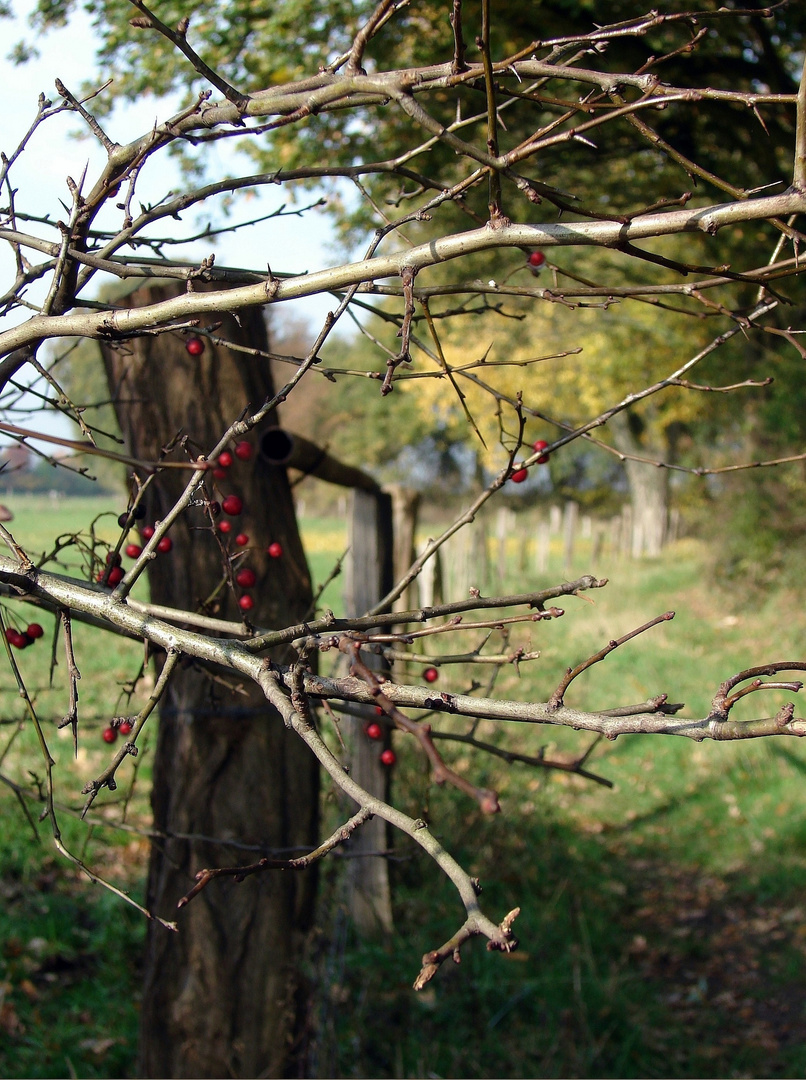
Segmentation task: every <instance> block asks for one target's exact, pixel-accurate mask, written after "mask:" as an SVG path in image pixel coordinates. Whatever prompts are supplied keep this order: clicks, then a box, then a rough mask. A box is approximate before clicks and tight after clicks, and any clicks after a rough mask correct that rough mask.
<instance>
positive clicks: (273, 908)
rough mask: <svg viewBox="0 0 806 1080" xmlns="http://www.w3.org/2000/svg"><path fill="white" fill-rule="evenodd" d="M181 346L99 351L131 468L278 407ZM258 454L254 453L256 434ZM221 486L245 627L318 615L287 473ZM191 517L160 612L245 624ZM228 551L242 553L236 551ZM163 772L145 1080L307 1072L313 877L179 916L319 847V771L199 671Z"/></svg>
mask: <svg viewBox="0 0 806 1080" xmlns="http://www.w3.org/2000/svg"><path fill="white" fill-rule="evenodd" d="M165 295H167V293H166V292H165V290H163V289H161V288H159V287H157V288H148V289H143V290H141V291H139V292H138V293H136V294H135V295H134V296H133V297H132V298H130V303H131V305H132V306H135V307H136V306H141V305H145V304H149V303H154V302H156V301H158V300H160V299H162V298H163V297H164V296H165ZM221 318H222V319H223V323H222V326H221V331H220V332H221V335H222V336H223V337H225V338H227V339H229V340H233V341H235V342H240V343H242V344H248V345H251V346H257V347H259V348H264V349H265V348H266V346H267V342H266V330H265V326H264V323H263V321H262V317H261V315H260V313H259V312H254V313H253V312H249V313H245V314H242V315H241V316H240V318H239V321H238V322H236V321H235V320H234V319H233V318H231V317H228V316H222V317H221ZM213 321H214V320H213V319H212V318H211V319H210V322H213ZM216 321H217V320H216ZM184 344H185V339H184V338H183V337H181V336H180V335H162V336H159V337H144V338H139V339H137V340H136V341H134V342H131V343H126V344H125V345H122V346H118V347H113V346H110V345H105V346H104V348H103V353H104V361H105V365H106V369H107V375H108V379H109V384H110V387H111V388H112V389H113V391H114V395H115V399H116V410H117V413H118V419H119V421H120V425H121V429H122V431H123V433H124V437H125V439H126V442H127V443H128V445H129V448H130V450H131V452H132V453H133V454H134V455H135V456H138V457H142V458H150V459H153V458H155V457H156V456H158V454H159V451H160V448H161V447H162V446H164V445H165V444H166V443H168V442H169V441H170V440H171V439H173V438H174V437H175V436H176V435H177V434H178V433H179V432H185V433H187V435H188V436H189V437H190V439H191V440H192V444H193V445H194V446H195V449H196V452H199V451H201V452H205V453H206V452H209V450H210V449H211V448H212V447H213V446H214V445H215V443H216V441H217V439H218V438H219V437H220V434H221V432H222V431H223V430H224V429H225V428H226V427H227V426H228V425H229V424H230V423H231V422H232V421H233V420H234V419H236V418H237V417H238V415H239V414H240V413H241V411H242V410H243V409H244V408H245V407H246V406H247V404H249V403H251V404H252V405H253V406H257V405H259V404H261V403H262V402H263V401H264V399H265V398H266V397H267V395H269V394H270V393H271V392H272V386H271V377H270V374H269V366H268V363H267V362H262V361H260V360H258V359H256V358H254V357H251V356H248V357H244V356H243V355H239V354H238V353H235V352H232V351H230V350H228V349H223V348H213V347H212V346H211V345H210V344H209V343H208V344H207V347H206V349H205V352H204V354H203V355H202V356H200V357H191V356H189V355H188V353H187V351H186V349H185V347H184ZM251 441H253V443H254V445H255V449H256V448H257V433H253V434H252V436H251ZM187 476H188V474H187V473H185V472H184V471H181V472H180V471H179V470H173V471H170V470H166V471H165V472H163V473H162V474H160V476H159V477H158V482H157V483H156V484H155V485H154V486H152V487H151V488H150V490H149V492H148V498H147V503H146V505H147V511H148V514H147V518H146V520H147V521H154V520H157V519H159V518H160V517H161V516H162V515H163V514H164V513H165V511H166V510H167V508H168V507H169V506H170V505H171V504H172V502H173V501H174V499H175V497H176V496H177V494H178V493H179V491H180V490H181V489H182V487H183V486H184V484H185V483H186V481H187ZM218 486H219V491H218V493H217V495H216V497H217V498H219V499H220V498H221V497H223V495H226V494H229V493H236V494H238V495H240V496H241V497H242V499H243V502H244V513H243V515H242V516H241V517H239V518H236V519H234V520H233V524H234V528H233V531H232V533H231V534H230V536H233V535H234V534H235V533H236V532H237V531H239V530H241V529H242V530H243V531H244V532H246V533H247V534H248V535H249V536H250V538H251V544H250V546H249V547H248V548H247V549H246V550H247V555H246V557H245V559H244V560H243V563H241V564H239V565H248V566H250V567H251V568H252V569H253V570H254V571H255V573H256V574H257V578H258V584H257V586H256V587H255V588H254V589H253V590H251V591H252V593H253V596H254V599H255V608H254V609H253V611H252V612H250V615H251V616H252V617H254V620H255V621H256V622H257V623H259V624H261V625H265V626H281V625H286V624H288V623H291V622H296V621H298V620H299V619H301V618H302V617H304V616H305V614H306V612H307V610H308V606H309V603H310V599H311V585H310V578H309V574H308V570H307V566H306V562H305V556H304V553H303V550H302V545H301V542H300V538H299V534H298V532H297V525H296V519H295V515H294V507H293V503H292V499H291V493H290V489H289V486H288V481H287V477H286V473H285V470H283V469H278V468H272V467H269V466H267V465H266V464H265V462H263V461H262V460H261V459H260V457H259V456H258V454H257V453H256V452H255V453H254V455H253V457H252V459H251V460H250V461H249V462H241V461H239V460H238V459H237V458H236V459H235V463H234V464H233V466H232V467H231V469H230V474H229V476H228V477H227V479H226V480H224V481H220V482H219V485H218ZM191 514H193V515H195V516H192V517H189V519H188V521H184V520H183V521H182V522H181V523H177V524H176V525H175V526H174V528H173V529H172V532H171V538H172V540H173V543H174V547H173V550H172V551H171V552H170V553H168V554H163V555H160V556H159V557H158V558H157V559H156V560H154V562H153V563H152V566H151V570H150V574H149V586H150V591H151V598H152V600H153V601H154V602H156V603H162V604H169V605H171V606H174V607H180V608H181V607H187V608H190V609H195V608H198V607H199V606H200V605H201V604H203V603H204V602H205V601H207V600H208V599H209V598H210V597H211V596H213V595H214V594H215V599H214V601H213V602H212V603H210V604H208V606H207V608H206V610H208V611H209V612H210V613H213V614H217V615H220V616H221V617H223V618H227V619H236V620H237V619H238V618H239V609H238V606H237V597H236V596H235V595H234V594H233V592H232V590H231V589H229V588H227V587H224V588H223V589H221V590H220V591H219V592H218V593H217V594H216V589H217V588H218V586H219V585H220V583H221V580H222V568H223V561H224V560H223V557H222V552H221V549H220V548H219V546H218V544H217V542H216V539H215V536H214V534H213V532H212V530H211V529H210V528H209V522H208V527H205V518H204V516H203V514H202V511H201V509H198V510H192V511H191ZM194 526H195V527H194ZM274 540H277V541H279V542H280V544H281V545H282V548H283V557H282V558H281V559H272V558H270V557H269V556H268V555H267V553H266V547H267V546H268V544H269V543H270V542H271V541H274ZM230 548H231V550H241V549H236V548H235V547H234V545H233V544H232V543H231V542H230ZM277 658H280V657H277ZM158 662H159V658H158ZM153 774H154V775H153V792H152V806H153V812H154V825H155V827H156V828H157V829H160V830H164V831H165V832H166V833H168V834H170V838H169V839H167V840H165V841H164V842H159V843H155V844H154V846H153V848H152V851H151V859H150V865H149V875H148V887H147V903H148V906H149V907H150V908H151V909H152V910H154V911H155V912H157V913H158V914H160V915H162V916H164V917H166V918H169V919H174V918H177V914H178V922H179V933H178V934H171V933H169V932H167V931H165V930H163V929H162V928H161V927H160V926H159V925H157V924H154V923H152V924H149V928H148V938H147V944H146V959H145V986H144V996H143V1006H142V1017H141V1035H140V1070H141V1074H142V1075H143V1076H148V1077H230V1076H235V1077H257V1076H284V1075H303V1074H304V1066H303V1065H302V1064H300V1062H301V1053H302V1045H303V1042H304V1038H303V1035H304V1033H303V1026H304V1020H305V998H306V994H305V984H304V981H303V978H302V976H301V974H300V956H301V946H302V942H303V935H304V933H305V931H306V929H307V928H308V926H309V925H310V922H311V919H312V914H313V901H314V894H315V883H316V878H315V873H314V872H312V871H310V870H308V871H303V872H302V873H301V874H291V873H288V874H285V873H283V874H281V873H276V872H275V873H268V874H263V875H258V876H255V877H251V878H247V879H246V880H245V881H244V882H242V883H240V884H237V883H235V882H234V881H232V880H231V879H224V880H221V881H216V882H214V883H212V884H211V885H210V886H208V887H207V889H205V890H204V891H203V892H202V893H201V894H200V895H198V896H197V897H196V898H195V899H194V900H193V901H192V903H190V904H189V905H188V906H187V907H186V908H184V909H183V910H182V911H181V912H179V913H177V910H176V903H177V901H178V900H179V898H180V897H181V896H183V895H184V894H185V893H186V892H187V891H188V889H189V888H190V887H191V886H192V884H193V880H194V875H195V873H196V872H197V871H198V870H200V869H202V868H204V867H212V866H221V865H226V866H231V865H235V864H238V863H241V862H244V863H248V862H253V861H255V860H256V859H257V858H259V857H260V855H261V854H264V853H266V852H268V851H269V850H275V851H276V850H278V849H292V848H293V849H298V848H300V847H302V848H306V849H307V848H308V847H309V846H311V845H312V844H314V843H315V840H316V834H317V825H318V821H317V816H318V814H317V807H318V774H317V767H316V763H315V761H314V759H313V758H312V756H311V755H310V754H309V753H308V751H307V750H306V749H305V747H304V746H303V744H302V743H301V742H299V741H298V740H296V739H295V737H294V736H293V735H291V734H289V733H288V732H287V731H286V730H285V728H284V727H283V725H282V722H281V721H280V719H279V717H278V715H277V714H276V713H274V712H273V711H272V710H271V709H269V708H268V706H267V705H266V702H265V700H264V699H263V698H262V696H261V695H260V694H259V693H258V692H256V691H255V690H254V689H253V688H252V687H251V686H247V685H232V680H231V679H229V680H225V679H222V673H220V672H215V671H211V670H203V669H202V668H201V667H199V666H196V665H195V664H191V663H188V664H187V665H185V666H182V667H181V669H180V670H178V671H177V672H176V673H175V676H174V678H173V680H172V682H171V684H170V686H169V689H168V693H167V695H166V697H165V699H164V700H163V703H162V707H161V710H160V717H159V731H158V740H157V748H156V756H155V760H154V763H153ZM207 838H215V839H207ZM227 841H237V842H240V843H245V844H249V845H254V846H255V850H244V849H239V848H238V847H234V846H232V845H231V843H228V842H227Z"/></svg>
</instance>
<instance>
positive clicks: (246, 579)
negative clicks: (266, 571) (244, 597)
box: [235, 566, 257, 589]
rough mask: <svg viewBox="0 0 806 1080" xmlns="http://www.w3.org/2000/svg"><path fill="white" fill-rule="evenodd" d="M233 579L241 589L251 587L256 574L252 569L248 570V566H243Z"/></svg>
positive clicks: (255, 579)
mask: <svg viewBox="0 0 806 1080" xmlns="http://www.w3.org/2000/svg"><path fill="white" fill-rule="evenodd" d="M235 580H236V581H237V582H238V584H239V585H240V586H241V588H243V589H251V588H252V586H253V585H254V584H255V582H256V581H257V574H256V573H255V571H254V570H250V569H249V567H248V566H244V567H243V568H242V569H241V570H239V571H238V573H237V574H236V575H235Z"/></svg>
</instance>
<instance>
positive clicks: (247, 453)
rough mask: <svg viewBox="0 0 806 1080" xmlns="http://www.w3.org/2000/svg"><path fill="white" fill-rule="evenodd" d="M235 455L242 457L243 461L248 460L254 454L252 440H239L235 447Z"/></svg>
mask: <svg viewBox="0 0 806 1080" xmlns="http://www.w3.org/2000/svg"><path fill="white" fill-rule="evenodd" d="M235 456H236V458H240V459H241V461H248V460H249V459H250V458H251V456H252V444H251V443H250V442H239V443H238V444H237V446H236V447H235Z"/></svg>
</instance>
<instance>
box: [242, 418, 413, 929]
mask: <svg viewBox="0 0 806 1080" xmlns="http://www.w3.org/2000/svg"><path fill="white" fill-rule="evenodd" d="M260 448H261V453H262V455H263V457H264V458H265V459H266V460H267V461H268V462H270V463H271V464H273V465H284V466H286V468H292V469H299V470H301V471H302V472H306V473H310V474H311V475H313V476H316V477H318V478H319V479H320V480H327V481H328V482H329V483H331V484H339V485H340V486H342V487H348V488H350V489H351V494H350V503H349V510H348V534H349V545H350V551H349V558H348V560H347V565H346V588H345V598H344V600H345V614H346V615H348V616H350V615H362V614H364V612H366V611H369V610H370V609H371V608H373V607H374V606H375V605H376V604H377V603H378V601H379V600H380V599H381V597H383V596H384V595H385V594H386V593H387V592H388V591H389V590H390V589H391V587H392V584H393V581H394V535H393V522H392V497H391V496H390V495H388V494H386V493H385V492H384V491H382V490H381V488H380V487H379V485H378V484H377V482H376V481H375V480H374V479H373V478H372V477H371V476H369V474H368V473H365V472H363V471H362V470H361V469H356V468H354V467H353V466H350V465H345V464H344V463H343V462H340V461H338V460H337V459H336V458H333V457H331V455H330V454H329V453H328V452H327V451H326V450H323V449H322V448H321V447H318V446H316V445H315V444H314V443H312V442H310V441H309V440H307V439H303V438H302V437H301V436H299V435H294V434H292V433H291V432H288V431H285V430H284V429H282V428H270V429H269V430H268V431H267V432H265V433H264V435H263V436H262V438H261V446H260ZM367 662H368V664H369V666H370V667H372V666H375V667H376V668H380V667H381V663H382V662H381V660H380V658H377V657H368V659H367ZM351 712H352V713H353V715H351V716H349V717H347V719H346V721H345V722H344V724H343V725H342V732H343V733H344V734H345V735H346V736H347V739H346V742H347V745H348V747H349V754H350V773H351V775H352V776H353V778H354V779H355V780H356V782H357V783H359V784H360V785H361V786H362V787H363V788H364V789H365V790H367V791H369V792H370V793H371V794H372V795H377V796H378V797H379V798H381V799H384V800H388V797H389V770H388V769H387V768H386V767H385V766H384V765H382V764H381V761H380V753H381V750H382V749H383V745H382V744H381V743H379V742H377V741H372V740H370V739H368V738H366V735H365V729H366V726H367V723H368V722H369V721H371V720H373V719H375V713H374V709H373V707H372V706H371V705H369V706H358V705H357V706H355V707H354V709H351ZM387 844H388V835H387V826H386V822H384V821H382V820H381V819H380V818H372V819H371V820H370V821H368V822H366V824H365V825H363V826H362V827H361V828H360V829H359V830H358V832H356V833H355V834H354V835H353V838H352V840H351V841H350V848H349V850H350V853H351V855H352V856H353V858H351V859H350V862H349V869H348V873H347V895H348V900H347V902H348V907H349V910H350V914H351V915H352V918H353V920H354V922H355V925H356V927H357V929H358V930H359V932H360V933H362V934H373V933H377V932H378V931H385V932H390V931H391V930H392V897H391V890H390V888H389V868H388V864H387V862H386V858H385V856H384V855H383V854H380V855H373V854H371V853H373V852H385V851H386V848H387Z"/></svg>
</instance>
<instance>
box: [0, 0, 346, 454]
mask: <svg viewBox="0 0 806 1080" xmlns="http://www.w3.org/2000/svg"><path fill="white" fill-rule="evenodd" d="M32 7H33V5H32V4H31V3H30V2H29V0H18V2H17V3H16V4H15V5H14V12H15V16H16V17H15V18H13V19H2V20H0V34H1V35H2V40H3V42H4V47H3V48H4V53H7V52H8V51H9V50H10V49H11V47H12V45H13V44H14V43H15V42H17V41H18V40H19V39H21V38H27V39H28V40H30V39H31V36H32V35H31V31H30V28H29V27H28V25H27V14H28V12H29V11H30V10H31V9H32ZM36 44H37V48H38V50H39V54H40V55H39V57H38V58H37V59H34V60H32V61H30V62H28V63H27V64H24V65H21V66H15V65H14V64H12V63H11V62H10V61H9V60H8V59H7V56H6V55H2V56H0V85H2V86H3V87H4V98H5V108H4V110H3V119H2V121H0V149H1V150H3V151H4V152H5V153H6V155H7V156H11V155H12V153H13V152H14V151H15V150H16V148H17V146H18V145H19V142H20V140H21V139H22V138H23V137H24V135H25V132H26V131H27V130H28V128H29V127H30V125H31V122H32V121H33V119H34V117H35V115H36V111H37V98H38V96H39V94H40V92H44V93H45V94H46V96H47V97H49V98H50V99H51V100H52V101H53V102H54V103H57V102H58V101H59V96H58V94H57V93H56V90H55V86H54V80H55V79H56V78H57V77H58V78H59V79H61V81H62V82H63V83H64V85H65V86H66V87H67V89H68V90H71V91H73V92H74V93H77V92H78V90H79V87H80V86H81V85H82V84H83V83H84V81H85V80H87V79H89V78H90V77H91V73H92V72H93V70H94V69H95V60H94V42H93V33H92V26H91V23H90V20H89V19H88V17H87V16H86V15H85V14H84V13H83V12H81V11H78V12H77V13H76V14H75V15H74V16H72V17H71V21H70V24H69V25H68V26H67V27H65V28H64V29H61V30H55V31H52V32H50V33H48V34H46V35H44V36H42V37H40V38H39V39H38V40H37V42H36ZM108 77H109V76H108V73H106V72H98V84H99V85H100V84H101V83H103V82H104V81H105V80H106V78H108ZM175 111H176V103H175V102H171V101H163V100H160V99H157V98H150V99H149V100H147V101H143V102H140V103H137V104H136V105H126V106H118V107H117V108H116V109H115V111H114V112H113V114H112V116H111V117H109V118H107V119H105V120H104V125H103V126H104V128H105V130H106V132H107V134H108V135H109V137H110V138H111V139H113V140H114V141H115V142H119V143H126V142H130V141H131V140H132V139H134V138H136V137H138V136H140V135H142V134H144V133H145V132H146V131H147V130H149V128H151V126H152V125H153V123H154V121H155V120H158V121H163V120H165V119H167V118H168V117H170V116H171V115H172V113H174V112H175ZM225 152H226V153H227V154H231V153H232V144H231V143H229V142H228V144H227V146H226V148H225ZM105 157H106V154H105V151H104V150H103V148H102V147H101V146H100V144H99V143H98V141H97V140H96V139H95V138H94V137H93V136H88V135H86V134H84V131H83V130H82V124H81V121H80V119H79V118H78V117H76V116H75V115H74V114H70V113H65V114H62V115H59V116H56V117H53V118H52V119H50V120H48V121H47V122H46V123H45V124H43V125H42V126H41V127H40V128H39V129H38V131H37V132H35V134H34V136H33V138H32V140H31V142H30V143H29V145H28V146H27V147H26V149H25V150H24V151H23V153H22V154H21V155H20V157H19V159H18V161H16V162H15V163H14V165H13V167H12V169H11V172H10V178H11V183H12V186H13V187H14V188H15V189H16V190H17V195H16V197H15V204H16V207H17V210H19V211H27V212H29V213H34V214H37V215H42V216H44V215H45V214H49V215H50V217H51V219H57V218H64V217H65V208H64V206H62V205H61V203H60V200H63V202H64V203H66V204H67V206H68V207H69V204H70V195H69V191H68V188H67V183H66V177H67V176H71V177H72V178H73V179H74V180H75V181H76V182H78V181H79V179H80V177H81V175H82V172H83V170H84V168H85V167H86V168H87V174H86V175H87V179H86V182H85V188H86V189H87V190H88V189H90V188H91V187H92V185H93V183H94V181H95V178H96V177H97V176H98V174H99V173H100V171H101V169H102V167H103V163H104V160H105ZM227 166H228V167H227V168H226V169H225V168H224V166H223V165H222V167H221V172H222V174H226V172H227V171H232V163H231V162H228V163H227ZM249 169H250V171H251V167H249ZM166 188H173V189H175V190H179V189H180V188H181V176H180V174H179V172H178V170H177V166H176V164H175V163H174V162H173V161H172V160H171V159H170V158H169V155H167V154H165V153H163V154H160V155H158V160H155V162H154V163H153V165H151V167H149V166H147V167H146V169H144V171H143V174H142V176H141V179H140V181H139V182H138V187H137V194H138V197H139V199H140V200H141V201H143V202H148V201H156V200H157V199H160V198H162V197H164V195H165V194H166ZM300 197H301V205H307V204H308V203H309V202H313V201H315V199H316V195H311V193H310V192H301V193H300ZM286 201H287V195H284V193H283V192H282V191H280V190H279V189H277V188H270V189H269V190H268V193H265V194H264V193H261V194H258V195H257V196H255V197H251V198H249V199H244V200H241V201H240V202H239V203H238V204H236V206H235V209H234V211H233V215H232V220H234V221H245V220H251V219H252V218H256V217H260V216H261V215H263V214H268V213H271V212H273V211H274V210H276V209H277V208H278V207H280V206H281V205H282V204H283V203H284V202H286ZM0 204H2V205H7V195H6V192H3V195H2V198H0ZM117 214H118V215H120V216H121V217H122V212H121V211H117ZM110 220H111V219H107V222H106V223H107V224H108V223H109V221H110ZM186 220H187V223H188V225H193V222H194V218H193V216H192V215H187V217H186ZM26 228H28V229H29V230H30V231H31V232H34V233H35V234H36V235H39V236H42V237H43V238H45V239H48V240H50V241H53V240H54V232H53V229H52V228H49V227H47V226H41V225H35V224H28V225H26ZM162 230H163V231H164V225H163V226H162ZM332 238H333V232H332V228H331V225H330V222H329V220H328V218H327V217H326V216H325V215H324V214H323V213H321V212H317V211H313V212H310V213H308V214H306V215H305V216H304V217H302V218H299V217H296V216H290V217H284V218H278V219H274V220H272V221H270V222H264V223H262V224H260V225H255V226H250V227H249V228H247V229H245V230H242V231H241V232H240V233H238V234H236V235H235V236H228V237H223V238H221V239H220V240H219V241H218V242H216V243H212V242H211V241H209V240H207V241H205V242H203V243H197V244H196V245H194V246H193V247H192V248H191V249H185V250H186V251H188V252H191V253H192V257H193V258H194V259H198V260H201V258H203V257H204V256H206V255H208V254H210V253H211V252H213V251H214V252H215V255H216V262H217V263H218V264H224V265H232V266H246V267H254V268H256V269H262V268H264V267H265V266H266V264H267V263H268V264H270V265H271V267H272V269H273V270H276V271H280V270H282V271H288V272H302V271H304V270H306V269H307V270H309V271H310V270H319V269H324V268H325V267H327V266H330V265H333V264H334V263H335V262H336V261H337V256H336V255H335V254H334V253H333V251H332V249H331V247H330V246H329V245H332ZM30 257H31V260H32V261H33V262H37V261H39V259H40V258H41V256H39V255H37V254H36V253H31V255H30ZM13 272H14V263H13V259H12V256H11V253H10V251H9V250H8V248H7V247H6V245H0V275H2V277H1V278H0V280H2V282H3V283H4V284H3V286H2V292H5V291H6V289H7V288H8V286H9V284H10V281H13V276H12V277H11V278H10V277H9V275H13ZM44 295H45V292H44V291H43V288H36V287H32V288H31V291H30V293H29V296H30V298H31V299H33V300H37V301H39V302H41V300H42V299H43V298H44ZM284 307H285V305H284ZM288 307H289V310H290V311H291V313H292V314H293V315H294V316H295V317H302V318H305V319H307V320H308V321H309V322H310V323H311V324H312V325H315V326H317V327H318V325H319V324H320V323H321V321H322V319H323V318H324V316H325V315H326V313H327V311H328V310H329V309H330V308H332V307H333V301H332V299H331V298H328V297H312V298H308V299H307V300H304V301H297V302H295V303H294V305H293V307H292V306H291V305H288ZM25 317H26V315H25V313H24V312H19V311H17V312H15V313H12V314H10V315H9V316H7V317H6V318H5V319H0V327H3V328H7V327H8V326H10V325H13V324H15V323H18V322H19V321H21V319H24V318H25ZM40 419H44V418H43V417H40ZM39 430H44V428H40V429H39ZM48 430H49V431H52V430H53V429H52V428H48ZM62 433H63V432H62Z"/></svg>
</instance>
